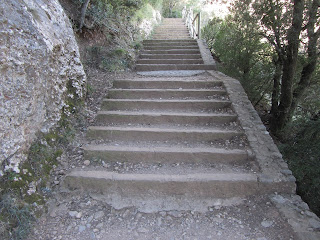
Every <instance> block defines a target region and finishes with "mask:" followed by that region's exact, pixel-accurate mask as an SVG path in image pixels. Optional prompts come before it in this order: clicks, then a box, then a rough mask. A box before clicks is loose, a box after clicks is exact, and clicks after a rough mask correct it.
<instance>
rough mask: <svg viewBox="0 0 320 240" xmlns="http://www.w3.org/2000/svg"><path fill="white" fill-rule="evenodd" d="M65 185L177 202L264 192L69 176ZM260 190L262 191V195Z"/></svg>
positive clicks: (254, 186) (223, 184) (228, 185)
mask: <svg viewBox="0 0 320 240" xmlns="http://www.w3.org/2000/svg"><path fill="white" fill-rule="evenodd" d="M65 184H66V186H67V187H68V188H70V189H82V190H87V191H90V192H100V193H104V194H105V195H107V196H110V197H111V196H112V197H113V198H114V197H115V196H117V197H118V198H119V199H127V200H128V199H129V200H130V199H131V198H133V197H138V198H139V199H148V200H151V199H159V200H161V199H164V198H165V197H170V198H175V197H176V198H177V199H180V201H181V199H182V200H183V199H189V200H190V199H192V198H196V199H199V198H232V197H245V196H250V195H255V194H258V192H263V193H264V191H263V187H262V186H260V188H261V189H259V185H258V183H257V181H231V180H230V181H217V180H216V181H215V180H212V181H210V180H208V181H179V182H175V181H157V180H155V181H152V180H150V181H143V180H139V181H133V180H131V179H129V180H125V179H124V180H121V181H120V180H114V179H101V178H82V177H72V176H67V177H66V179H65ZM259 190H260V191H259Z"/></svg>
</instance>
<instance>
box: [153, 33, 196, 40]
mask: <svg viewBox="0 0 320 240" xmlns="http://www.w3.org/2000/svg"><path fill="white" fill-rule="evenodd" d="M152 37H153V38H154V39H156V38H166V37H172V38H181V37H183V38H186V39H187V38H190V35H189V34H188V33H171V34H166V33H163V34H161V33H155V34H153V35H152Z"/></svg>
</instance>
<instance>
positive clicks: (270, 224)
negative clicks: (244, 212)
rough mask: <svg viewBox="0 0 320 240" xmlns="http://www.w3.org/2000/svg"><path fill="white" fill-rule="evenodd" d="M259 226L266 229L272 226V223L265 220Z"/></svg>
mask: <svg viewBox="0 0 320 240" xmlns="http://www.w3.org/2000/svg"><path fill="white" fill-rule="evenodd" d="M261 225H262V227H265V228H268V227H271V226H272V225H273V221H268V220H265V221H262V222H261Z"/></svg>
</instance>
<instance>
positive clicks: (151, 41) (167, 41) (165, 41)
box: [143, 39, 197, 44]
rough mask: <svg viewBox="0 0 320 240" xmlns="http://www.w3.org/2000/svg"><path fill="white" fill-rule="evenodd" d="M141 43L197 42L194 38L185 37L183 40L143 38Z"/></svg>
mask: <svg viewBox="0 0 320 240" xmlns="http://www.w3.org/2000/svg"><path fill="white" fill-rule="evenodd" d="M143 43H147V44H148V43H151V44H165V43H168V44H173V43H174V44H179V43H182V44H185V43H193V44H197V41H196V40H193V39H185V40H159V39H158V40H154V39H152V40H144V41H143Z"/></svg>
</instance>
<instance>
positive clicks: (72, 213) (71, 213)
mask: <svg viewBox="0 0 320 240" xmlns="http://www.w3.org/2000/svg"><path fill="white" fill-rule="evenodd" d="M77 214H78V212H77V211H69V215H70V217H75V216H77Z"/></svg>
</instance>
